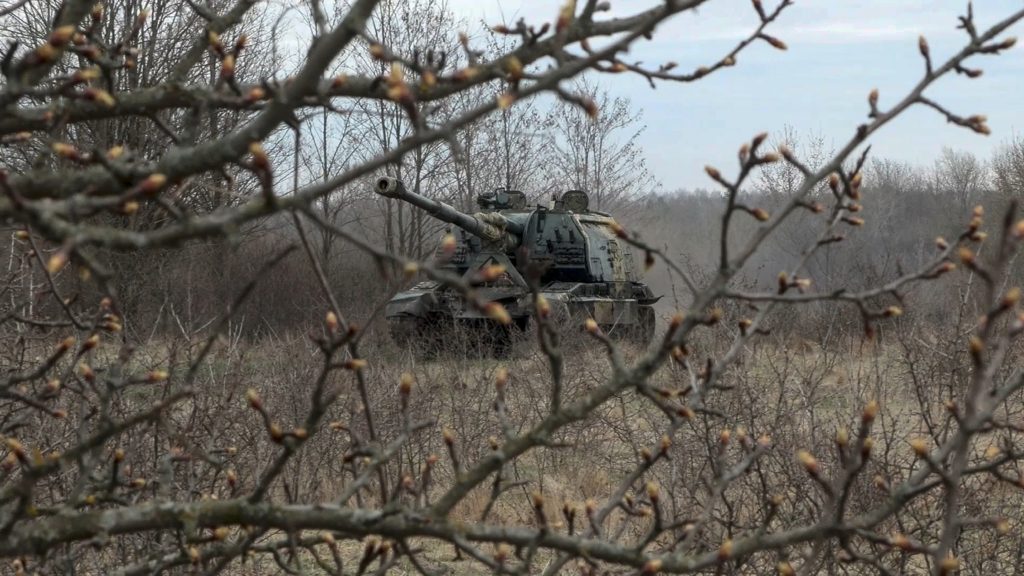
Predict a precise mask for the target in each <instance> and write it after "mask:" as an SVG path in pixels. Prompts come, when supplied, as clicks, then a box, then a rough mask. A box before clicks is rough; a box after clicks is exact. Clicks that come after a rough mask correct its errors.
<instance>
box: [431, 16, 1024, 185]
mask: <svg viewBox="0 0 1024 576" xmlns="http://www.w3.org/2000/svg"><path fill="white" fill-rule="evenodd" d="M654 3H655V2H654V0H613V1H612V6H613V10H614V12H613V15H614V14H625V13H627V12H628V13H632V12H634V11H636V10H638V9H642V8H644V7H647V6H651V5H653V4H654ZM561 4H562V0H449V7H450V8H451V9H452V11H453V12H455V13H456V14H459V15H460V16H462V17H465V18H467V19H469V20H472V21H479V20H481V19H482V20H484V21H486V22H487V23H488V24H495V23H498V22H501V21H503V20H504V21H505V22H507V23H514V22H515V20H517V19H518V18H519V17H521V16H522V17H526V20H527V22H530V23H543V22H544V21H550V20H553V19H554V16H555V14H556V13H557V11H558V7H559V6H561ZM764 4H765V6H766V7H771V6H774V4H775V2H774V0H764ZM1021 5H1022V2H1021V1H1020V0H980V1H976V2H975V20H976V23H977V26H978V28H979V30H982V29H984V27H986V26H987V25H988V24H990V23H992V22H994V21H996V20H998V19H1001V18H1003V17H1005V16H1006V15H1008V14H1009V13H1010V12H1011V11H1013V10H1017V9H1020V7H1021ZM965 7H966V2H965V1H959V0H958V1H950V0H858V1H854V0H850V1H846V0H798V1H797V2H796V3H795V4H794V5H793V6H791V7H790V8H788V9H787V11H786V12H785V13H783V15H782V16H781V18H780V19H779V21H777V22H776V24H775V25H774V26H773V28H772V29H771V30H770V32H771V33H772V34H773V35H775V36H777V37H779V38H781V39H782V40H784V41H785V42H786V43H787V44H788V45H789V50H788V51H785V52H780V51H778V50H775V49H773V48H771V47H770V46H768V45H767V44H765V43H759V44H757V45H755V46H752V47H751V48H749V49H748V51H746V52H744V53H743V54H741V55H740V57H739V64H738V65H737V66H736V67H734V68H732V69H728V70H724V71H721V72H719V73H717V74H716V75H714V76H712V77H709V78H707V79H705V80H703V81H701V82H698V83H695V84H675V83H660V84H659V85H658V88H657V89H654V90H652V89H651V88H650V87H649V86H648V85H647V82H646V81H645V80H643V79H642V78H639V77H627V76H626V75H620V76H615V77H605V78H604V79H603V83H604V85H605V86H606V87H607V88H608V89H609V91H610V92H611V94H612V95H616V96H625V97H628V98H629V99H630V100H631V101H632V103H633V106H634V108H636V109H638V110H640V111H642V112H643V119H644V123H645V125H646V126H647V129H646V131H645V132H644V134H643V136H642V143H643V145H644V149H645V152H646V156H647V159H648V163H649V166H650V168H651V170H652V172H653V173H654V175H655V177H656V178H657V179H658V180H659V181H660V182H661V183H662V185H663V189H665V190H673V189H676V188H680V187H684V188H698V187H710V186H709V181H708V179H707V177H706V176H705V175H704V171H703V167H704V165H705V164H712V165H716V166H719V167H721V168H723V169H732V168H733V167H734V166H735V162H736V160H735V158H736V150H737V148H738V147H739V145H740V144H741V143H742V142H743V141H745V140H748V139H749V138H750V137H751V136H752V135H753V134H755V133H757V132H761V131H768V132H772V133H778V132H779V131H781V130H782V129H783V128H784V127H785V126H791V127H793V128H794V129H795V130H796V131H798V132H799V133H802V134H809V135H814V136H821V137H823V138H824V139H825V141H826V142H829V143H839V142H842V141H845V140H846V139H847V138H848V137H849V136H850V135H851V133H852V131H853V129H854V128H855V126H856V125H857V124H858V123H860V122H862V121H863V120H865V118H866V116H865V115H866V113H867V103H866V98H867V94H868V92H870V90H871V89H872V88H875V87H877V88H878V89H879V91H880V92H881V100H880V104H881V106H882V107H883V108H884V107H885V105H886V104H887V103H889V102H893V101H894V100H895V99H896V98H897V97H898V96H902V95H904V93H905V91H906V90H907V89H908V88H909V87H910V86H912V85H913V84H914V83H915V82H916V81H917V80H919V79H920V76H921V74H922V72H923V67H924V65H923V63H922V59H921V56H920V55H919V53H918V50H917V38H918V35H919V34H924V35H926V36H927V38H928V40H929V43H930V45H931V53H932V58H933V60H934V61H936V62H938V61H942V60H944V59H945V58H946V57H947V56H948V55H950V54H952V53H953V52H954V51H956V50H958V49H959V48H960V47H961V45H962V43H963V41H964V40H965V39H966V34H964V32H963V31H961V30H957V29H956V28H955V26H956V24H957V16H959V15H960V14H962V13H963V11H964V9H965ZM756 23H757V17H756V15H755V14H754V11H753V9H752V8H751V3H750V1H749V0H717V1H714V0H713V1H711V2H709V3H708V4H707V5H706V6H704V7H702V8H701V10H700V12H698V13H692V14H682V15H679V16H677V17H675V19H673V20H671V21H670V22H669V23H668V24H666V25H665V26H663V27H662V28H661V29H659V30H658V31H657V33H656V35H655V38H654V40H653V41H649V42H644V43H643V44H642V45H637V46H636V47H635V49H634V51H633V52H632V53H631V54H630V55H629V58H628V59H629V60H642V61H644V62H647V63H653V64H658V63H662V62H666V61H676V62H679V64H680V65H681V67H680V69H687V65H689V68H690V69H692V68H693V67H696V66H698V65H700V64H703V63H707V62H711V61H714V60H715V59H717V58H719V57H720V56H721V55H722V54H724V53H725V52H726V51H727V50H728V49H729V48H731V46H732V45H734V44H735V43H736V42H737V41H738V40H739V39H741V38H742V37H744V35H745V34H746V33H747V32H748V31H749V30H752V29H753V27H754V26H756ZM1007 36H1021V37H1024V29H1022V27H1021V26H1018V27H1017V28H1016V29H1011V31H1010V32H1009V34H1007ZM969 65H970V66H971V67H975V68H977V67H981V68H983V69H984V72H985V73H984V75H982V76H981V77H980V78H978V79H975V80H968V79H967V78H966V77H964V76H952V77H949V78H947V79H945V80H943V81H940V83H939V84H937V85H935V87H934V88H933V89H932V90H931V91H930V92H929V93H928V94H929V95H930V96H931V97H932V98H933V99H936V100H938V101H939V102H941V103H943V104H944V105H946V106H947V108H950V109H951V110H952V111H953V112H954V113H957V114H959V115H961V116H969V115H971V114H985V115H987V116H988V118H989V125H990V126H991V128H992V135H990V136H988V137H984V136H980V135H976V134H974V133H973V132H970V131H967V130H965V129H962V128H958V127H955V126H952V125H948V124H946V122H945V120H944V119H943V118H942V117H940V116H939V115H938V114H937V113H935V112H934V111H932V110H930V109H924V108H920V109H917V110H912V111H911V112H909V113H908V114H906V115H905V116H904V117H903V118H901V119H898V120H897V121H896V122H894V123H892V124H890V125H889V126H888V127H887V128H886V129H885V130H884V131H883V132H882V133H880V134H879V135H878V136H877V137H876V138H875V139H874V141H873V143H874V147H873V153H874V157H876V158H882V157H884V158H891V159H896V160H901V161H908V162H912V163H915V164H919V165H929V164H931V163H932V162H933V161H934V159H935V158H936V157H937V156H938V154H939V153H940V151H941V150H942V148H943V147H944V146H950V147H953V148H957V149H960V150H967V151H970V152H973V153H975V154H977V155H978V156H980V157H982V158H985V159H987V158H989V157H990V156H991V154H992V152H993V150H994V149H995V148H996V147H998V146H999V145H1001V144H1003V143H1005V142H1007V141H1008V140H1010V139H1011V138H1019V137H1021V135H1022V133H1024V97H1022V92H1024V42H1021V43H1020V44H1018V46H1017V47H1016V48H1014V49H1013V50H1011V51H1009V52H1007V53H1004V54H1003V55H1002V56H999V57H994V58H993V57H975V59H974V60H973V61H971V62H969Z"/></svg>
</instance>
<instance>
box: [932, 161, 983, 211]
mask: <svg viewBox="0 0 1024 576" xmlns="http://www.w3.org/2000/svg"><path fill="white" fill-rule="evenodd" d="M987 172H988V169H987V168H986V167H985V165H984V164H982V163H981V162H980V161H979V160H978V159H977V158H976V157H975V156H974V154H971V153H970V152H957V151H956V150H953V149H952V148H948V147H947V148H943V149H942V155H941V156H940V157H939V159H938V160H936V161H935V191H936V192H938V193H939V194H950V195H952V196H953V197H954V198H956V199H957V201H958V202H959V203H960V208H961V210H967V209H968V208H969V207H970V206H972V203H973V202H976V201H977V199H978V197H979V194H980V193H981V192H982V191H983V190H984V189H985V187H986V180H987V179H988V177H987Z"/></svg>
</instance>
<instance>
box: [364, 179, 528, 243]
mask: <svg viewBox="0 0 1024 576" xmlns="http://www.w3.org/2000/svg"><path fill="white" fill-rule="evenodd" d="M375 190H376V192H377V194H380V195H381V196H384V197H386V198H393V199H395V200H402V201H404V202H408V203H409V204H412V205H413V206H416V207H417V208H421V209H422V210H424V211H425V212H427V213H428V214H430V215H431V216H433V217H434V218H437V219H438V220H441V221H443V222H448V223H449V224H453V225H455V226H458V227H459V228H462V229H463V230H465V231H466V232H469V233H470V234H472V235H474V236H476V237H478V238H480V239H481V240H483V241H484V242H486V243H488V244H490V245H497V246H500V247H501V248H503V249H505V250H514V249H515V248H516V247H517V246H519V243H520V242H521V240H522V234H523V225H522V224H521V223H518V222H514V221H510V220H508V219H507V218H505V217H504V216H502V215H501V214H500V213H498V212H479V213H476V214H466V213H464V212H460V211H458V210H456V209H455V208H452V207H451V206H449V205H448V204H445V203H444V202H439V201H437V200H433V199H431V198H427V197H426V196H422V195H420V194H417V193H415V192H411V191H409V190H408V189H406V187H405V184H403V183H402V181H401V180H399V179H397V178H391V177H383V178H380V179H379V180H377V187H376V188H375ZM483 198H485V197H484V196H481V199H483ZM480 203H481V204H484V202H480Z"/></svg>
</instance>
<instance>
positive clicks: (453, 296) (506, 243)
mask: <svg viewBox="0 0 1024 576" xmlns="http://www.w3.org/2000/svg"><path fill="white" fill-rule="evenodd" d="M375 191H376V192H377V193H378V194H380V195H381V196H385V197H388V198H392V199H396V200H402V201H405V202H408V203H409V204H412V205H413V206H416V207H418V208H420V209H422V210H424V211H426V212H427V213H429V214H430V215H432V216H434V217H435V218H437V219H438V220H441V221H443V222H447V223H449V224H451V225H453V226H454V227H455V228H456V229H454V230H450V232H451V233H453V234H454V235H455V238H456V249H455V251H454V253H453V254H451V255H450V257H449V258H448V260H447V263H446V266H447V267H448V268H449V269H450V271H453V272H456V273H458V274H460V275H462V277H463V279H464V280H465V281H466V282H469V283H473V282H474V281H475V280H476V279H478V278H479V277H480V274H479V273H478V271H479V270H481V269H484V268H485V267H488V266H494V265H500V266H503V267H504V269H505V272H504V273H502V274H500V275H499V276H498V277H497V278H495V279H493V280H489V281H487V282H484V283H479V282H477V283H474V290H475V292H476V294H477V295H478V296H479V297H480V298H481V299H482V300H483V301H485V302H497V303H500V304H501V305H502V306H504V308H505V310H507V311H508V313H509V315H510V317H511V320H512V321H511V323H509V324H504V325H503V324H499V323H497V322H496V321H494V320H492V319H491V318H489V317H488V315H487V314H486V313H485V312H484V311H483V310H481V309H480V308H479V307H478V306H473V305H471V304H470V303H469V302H467V301H466V299H465V298H464V297H463V295H462V294H461V293H460V292H459V291H457V290H454V289H450V288H447V287H445V286H443V285H441V284H439V283H437V282H433V281H427V282H420V283H419V284H416V285H415V286H413V287H412V288H410V289H409V290H406V291H404V292H401V293H399V294H397V295H396V296H395V297H394V298H392V299H391V301H390V302H388V305H387V308H386V311H385V316H386V317H387V321H388V325H389V328H390V331H391V335H392V337H393V338H394V339H395V340H396V342H398V343H399V344H400V345H402V346H404V347H408V348H412V349H413V350H414V351H416V352H418V353H420V354H421V355H427V354H430V353H432V352H434V351H436V350H437V349H440V348H441V347H442V346H443V347H446V348H447V347H449V345H448V340H454V339H464V340H466V341H467V342H468V343H470V344H474V343H477V344H479V343H485V344H488V345H489V347H490V348H491V349H492V350H495V351H498V352H502V353H503V352H505V351H507V349H508V347H509V345H510V344H511V341H512V336H513V335H514V334H515V333H516V332H517V331H523V330H526V329H527V328H528V326H529V322H530V319H531V317H532V316H533V308H534V305H533V298H532V295H531V294H530V290H529V286H528V284H527V282H526V280H525V279H524V275H525V274H526V268H527V265H528V264H529V266H530V267H531V269H532V270H535V271H536V270H540V271H541V272H540V274H541V277H540V293H541V295H542V296H544V298H545V299H546V300H547V302H548V303H549V305H550V307H551V314H552V317H553V318H556V319H561V320H567V321H569V322H570V325H575V326H578V327H582V325H583V321H584V320H585V319H586V318H593V319H594V320H595V321H596V322H597V323H598V325H599V326H601V328H602V329H603V330H604V331H605V332H606V333H608V334H609V335H611V336H613V337H615V336H619V337H625V338H630V339H634V340H638V341H642V342H646V341H647V340H648V339H649V338H650V337H651V335H652V334H653V331H654V309H653V307H652V306H653V304H654V303H655V302H656V301H657V300H658V298H656V297H654V295H653V294H652V293H651V290H650V288H648V286H647V285H646V284H644V283H643V282H642V281H641V278H640V276H639V274H638V272H637V270H636V266H635V265H634V260H633V253H632V251H631V250H630V246H629V244H627V243H626V242H624V241H623V240H622V239H620V238H619V237H618V236H617V235H616V233H615V230H616V227H617V226H616V223H615V220H614V219H613V218H612V217H611V216H609V215H608V214H605V213H603V212H597V211H593V210H590V207H589V198H588V196H587V194H586V193H585V192H583V191H580V190H570V191H568V192H565V193H564V194H562V195H561V196H560V197H557V198H555V199H554V201H553V202H552V205H551V206H549V207H546V206H527V205H526V197H525V195H524V194H523V193H522V192H518V191H515V190H504V189H501V190H498V191H496V192H492V193H488V194H481V195H479V196H478V197H477V204H478V205H479V206H480V211H479V212H476V213H474V214H466V213H464V212H460V211H459V210H456V209H455V208H453V207H451V206H449V205H447V204H445V203H443V202H439V201H436V200H433V199H430V198H427V197H425V196H422V195H420V194H416V193H414V192H412V191H409V190H407V189H406V188H405V186H404V185H403V184H402V182H401V181H399V180H396V179H394V178H381V179H379V180H378V181H377V185H376V187H375ZM474 347H476V348H480V346H474Z"/></svg>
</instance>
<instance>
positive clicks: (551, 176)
mask: <svg viewBox="0 0 1024 576" xmlns="http://www.w3.org/2000/svg"><path fill="white" fill-rule="evenodd" d="M575 91H576V92H577V93H578V94H580V96H579V97H580V98H582V99H583V100H582V102H583V106H580V101H577V102H575V103H574V102H571V101H562V102H561V103H559V104H556V105H555V107H554V108H553V109H552V110H551V111H550V112H549V113H548V116H547V118H546V120H545V133H546V135H547V142H546V144H547V147H546V151H545V154H544V159H545V161H544V168H545V171H546V173H547V178H546V180H547V182H546V184H547V185H548V189H547V190H545V191H546V192H549V193H550V192H555V191H561V190H563V189H569V188H575V189H579V190H585V191H586V192H587V193H589V194H590V196H591V198H593V200H594V207H595V208H596V209H598V210H612V209H615V208H616V207H621V204H622V203H624V202H627V201H629V200H630V199H632V198H634V197H636V196H637V195H639V194H644V193H648V192H650V191H652V189H653V187H654V178H653V177H652V175H651V173H650V172H649V171H648V170H647V165H646V162H645V161H644V157H643V153H642V151H641V149H640V142H639V139H640V135H641V134H642V133H643V126H641V125H639V121H640V115H639V113H638V112H636V111H634V110H633V109H632V107H631V105H630V102H629V100H628V99H626V98H622V97H615V98H613V97H611V96H610V95H609V94H608V92H607V90H602V89H600V88H598V86H596V85H595V84H593V83H591V82H586V81H581V82H579V83H578V84H577V85H576V87H575Z"/></svg>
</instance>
